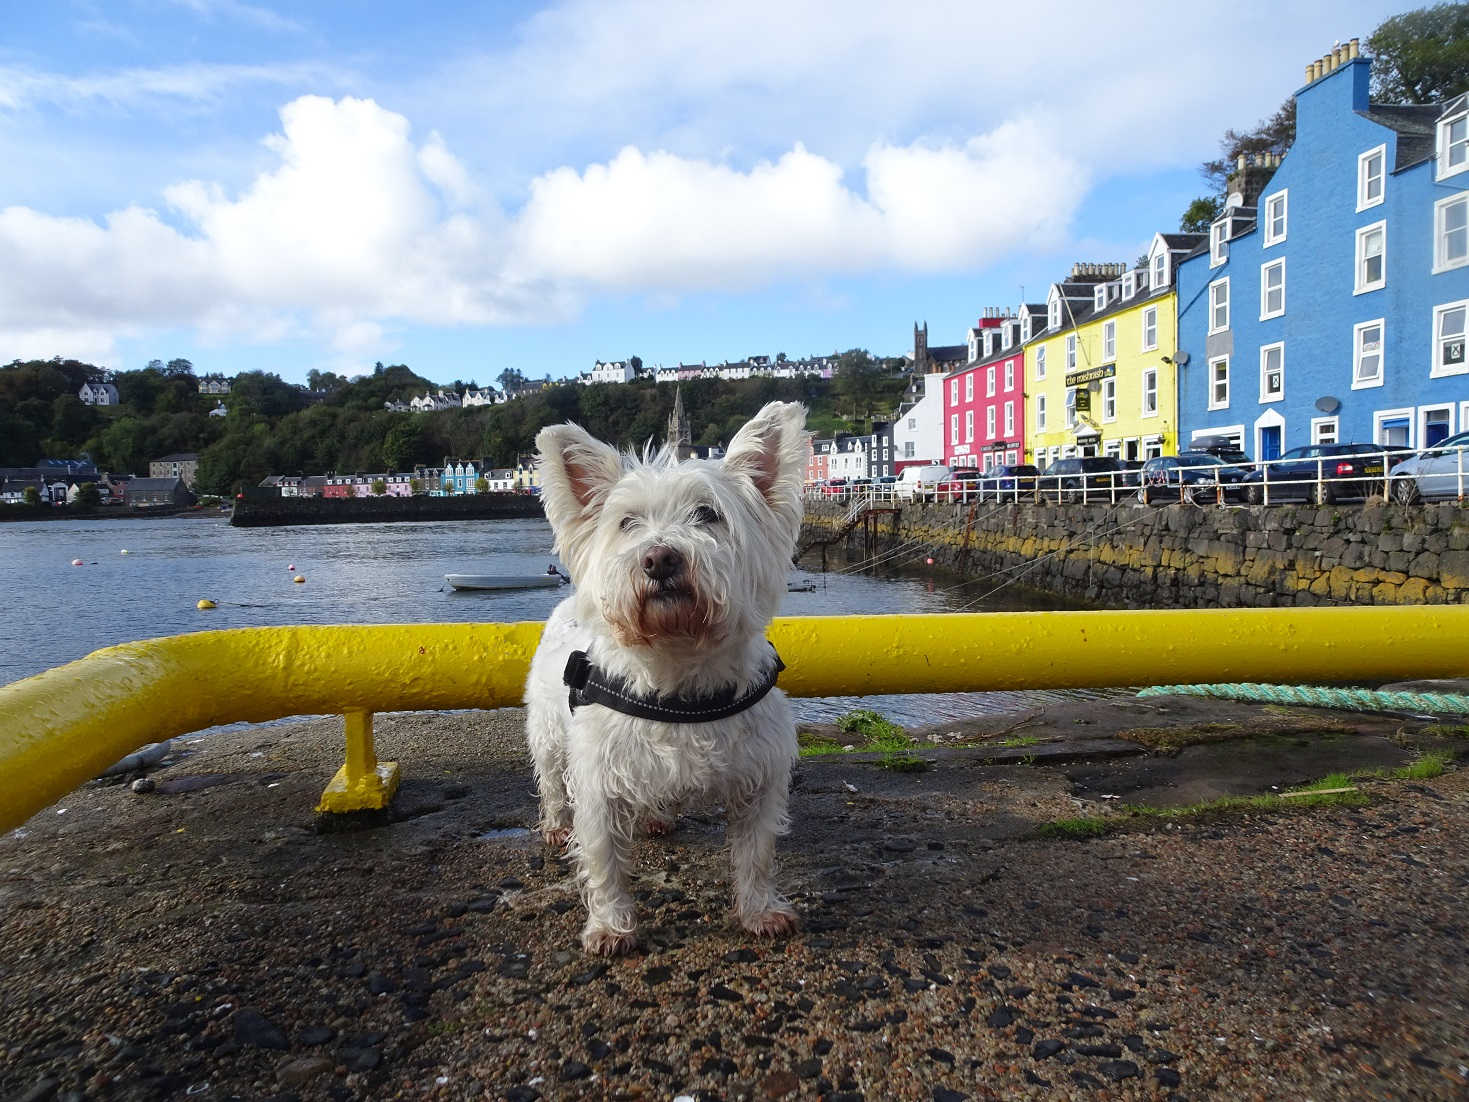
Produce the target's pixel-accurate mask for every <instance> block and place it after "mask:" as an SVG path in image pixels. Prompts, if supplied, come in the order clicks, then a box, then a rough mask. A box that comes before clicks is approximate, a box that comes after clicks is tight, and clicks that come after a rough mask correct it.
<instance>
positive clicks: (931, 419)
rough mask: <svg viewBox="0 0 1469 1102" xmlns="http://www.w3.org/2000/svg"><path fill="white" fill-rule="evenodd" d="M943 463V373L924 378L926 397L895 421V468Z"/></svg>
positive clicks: (936, 372) (903, 411)
mask: <svg viewBox="0 0 1469 1102" xmlns="http://www.w3.org/2000/svg"><path fill="white" fill-rule="evenodd" d="M943 460H944V373H943V372H942V371H935V372H933V373H932V374H930V375H925V376H923V397H921V398H919V399H918V401H917V402H914V403H913V405H911V406H909V407H908V408H907V409H906V410H900V411H899V412H898V414H897V416H895V417H894V418H893V462H894V467H895V468H897V467H907V466H912V465H913V464H915V463H942V462H943Z"/></svg>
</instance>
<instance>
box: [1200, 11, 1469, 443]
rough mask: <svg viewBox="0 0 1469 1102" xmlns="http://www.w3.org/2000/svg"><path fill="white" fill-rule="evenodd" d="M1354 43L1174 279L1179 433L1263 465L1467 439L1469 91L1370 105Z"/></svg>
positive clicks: (1326, 69)
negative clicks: (1316, 453) (1184, 360)
mask: <svg viewBox="0 0 1469 1102" xmlns="http://www.w3.org/2000/svg"><path fill="white" fill-rule="evenodd" d="M1370 74H1371V62H1370V60H1369V59H1368V58H1365V57H1362V56H1361V55H1360V52H1359V47H1358V42H1357V40H1356V39H1352V40H1351V42H1350V43H1348V44H1347V45H1345V46H1341V47H1337V48H1336V49H1334V50H1333V51H1332V52H1331V53H1330V54H1327V55H1326V56H1325V57H1323V58H1321V59H1319V60H1317V61H1314V62H1312V63H1311V64H1310V65H1309V66H1307V69H1306V83H1305V85H1304V86H1303V87H1302V88H1301V89H1300V90H1299V91H1297V92H1296V94H1295V96H1296V135H1295V142H1294V144H1293V145H1292V147H1291V149H1290V151H1289V152H1288V153H1287V154H1286V155H1285V156H1284V157H1283V158H1281V159H1279V160H1278V162H1277V161H1275V160H1272V159H1269V158H1266V159H1264V160H1260V161H1255V162H1252V163H1249V162H1242V163H1240V164H1239V165H1238V166H1237V172H1236V174H1235V176H1234V178H1232V180H1231V186H1230V192H1231V194H1230V196H1229V199H1228V200H1227V204H1226V209H1225V212H1224V213H1223V215H1222V216H1221V217H1220V218H1219V220H1218V221H1217V222H1216V223H1215V224H1214V226H1213V227H1212V229H1211V233H1210V240H1209V243H1208V245H1207V246H1206V247H1203V248H1200V249H1199V250H1198V251H1197V254H1196V255H1193V256H1190V257H1189V258H1188V259H1186V260H1185V261H1184V262H1183V263H1182V264H1181V265H1180V271H1179V280H1178V285H1179V304H1180V305H1179V320H1178V325H1179V343H1180V346H1181V347H1182V348H1183V349H1184V350H1186V351H1187V352H1190V353H1192V355H1191V358H1190V360H1189V363H1188V366H1187V368H1186V370H1185V372H1184V374H1183V382H1182V399H1181V401H1182V406H1183V411H1184V429H1185V433H1186V436H1185V438H1186V439H1192V438H1196V437H1199V436H1206V435H1207V436H1219V435H1222V436H1227V437H1230V438H1231V439H1233V440H1234V441H1235V442H1236V443H1237V444H1239V445H1240V446H1241V447H1243V448H1244V450H1245V451H1247V452H1249V453H1250V454H1251V455H1254V456H1255V457H1256V458H1258V459H1270V458H1274V457H1275V456H1277V455H1279V454H1280V452H1281V451H1282V450H1284V449H1287V448H1293V447H1297V446H1301V445H1309V444H1318V443H1353V442H1357V443H1366V444H1371V443H1384V444H1403V445H1408V446H1411V447H1415V448H1421V447H1426V446H1429V445H1432V444H1434V443H1437V442H1438V441H1439V440H1442V439H1443V438H1444V437H1446V436H1448V435H1450V434H1452V433H1454V432H1458V431H1462V430H1464V429H1469V359H1466V356H1465V337H1466V322H1469V97H1466V96H1465V95H1463V94H1460V95H1459V96H1457V97H1456V98H1454V99H1451V100H1449V101H1447V102H1446V103H1442V104H1436V105H1430V106H1417V105H1404V104H1380V103H1372V102H1371V101H1370V100H1369V98H1368V88H1369V83H1370Z"/></svg>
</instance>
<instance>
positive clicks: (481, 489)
mask: <svg viewBox="0 0 1469 1102" xmlns="http://www.w3.org/2000/svg"><path fill="white" fill-rule="evenodd" d="M474 492H475V493H477V494H487V493H489V492H490V480H489V479H488V478H486V477H485V476H484V475H480V476H479V477H478V478H476V479H475V480H474Z"/></svg>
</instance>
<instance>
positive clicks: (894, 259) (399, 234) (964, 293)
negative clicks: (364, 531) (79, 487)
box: [0, 0, 1402, 383]
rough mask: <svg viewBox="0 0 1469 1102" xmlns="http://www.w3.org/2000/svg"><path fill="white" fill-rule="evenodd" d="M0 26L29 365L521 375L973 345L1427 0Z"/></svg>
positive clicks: (11, 21) (866, 4) (1151, 224)
mask: <svg viewBox="0 0 1469 1102" xmlns="http://www.w3.org/2000/svg"><path fill="white" fill-rule="evenodd" d="M7 8H8V10H7V13H6V33H5V35H4V37H3V39H0V160H3V163H5V164H6V165H7V166H10V167H9V169H8V171H7V172H6V173H5V174H4V176H3V178H0V256H3V257H4V261H3V263H0V362H8V361H10V360H12V359H15V358H22V359H25V358H31V357H49V356H52V355H62V356H73V357H77V358H79V359H84V360H90V361H92V362H95V363H100V364H104V365H106V366H109V367H114V368H118V369H131V368H137V367H141V366H142V365H143V364H144V363H145V362H146V361H147V360H149V359H152V358H154V357H159V358H163V359H171V358H173V357H175V356H184V357H187V358H189V359H191V360H192V361H193V362H194V363H195V365H196V370H198V371H201V372H203V371H222V372H224V373H226V374H233V373H235V372H238V371H244V370H252V369H259V370H267V371H275V372H277V373H279V374H280V375H281V376H282V377H283V378H286V379H288V380H291V381H295V382H300V381H304V379H305V377H306V373H307V372H308V371H309V370H311V369H312V368H318V369H321V370H330V371H337V372H340V373H345V374H356V373H359V372H362V371H364V370H370V369H371V367H372V364H373V363H374V362H375V361H378V360H381V361H384V362H387V363H396V362H403V363H407V364H409V365H410V366H411V367H413V368H414V369H415V370H416V371H418V372H419V373H420V374H422V375H424V376H426V377H428V378H430V379H433V380H435V381H437V382H449V381H451V380H454V379H464V380H470V379H473V380H476V381H478V382H480V383H488V382H491V381H493V380H494V379H495V378H496V377H497V376H498V375H499V374H500V372H502V371H503V370H505V369H506V368H516V369H518V370H520V371H521V372H523V373H525V374H526V375H529V376H533V377H539V376H541V375H544V374H550V375H551V376H553V377H562V376H566V375H574V374H576V373H577V372H579V371H584V370H587V369H589V368H590V366H591V364H592V362H593V361H594V360H596V359H620V358H624V357H626V356H630V355H634V354H636V355H640V356H642V358H643V359H644V360H645V361H647V362H648V363H650V364H651V363H660V362H661V363H674V362H679V361H697V360H707V361H710V362H717V361H719V360H723V359H736V358H740V357H743V356H746V355H750V354H756V353H765V354H769V355H774V354H775V353H777V352H785V353H787V354H788V355H790V356H793V357H794V356H799V355H803V354H807V353H816V354H819V353H825V352H831V351H833V350H839V349H846V348H850V347H855V346H860V347H865V348H868V349H870V350H871V351H873V352H874V353H878V354H900V353H903V352H905V351H907V350H908V349H909V348H910V346H911V333H912V325H913V322H914V321H915V320H925V319H926V320H927V321H928V323H929V339H930V342H931V343H933V344H950V343H955V344H956V343H960V342H961V341H963V339H964V334H965V330H966V328H967V327H968V326H969V325H970V324H972V323H973V320H974V319H975V318H976V317H978V316H979V314H980V313H981V312H982V311H983V310H984V309H985V308H986V307H989V306H1013V305H1015V304H1017V303H1018V302H1019V301H1020V300H1021V299H1020V295H1021V288H1022V287H1023V288H1024V290H1025V294H1026V298H1027V299H1028V300H1030V301H1037V300H1040V299H1043V297H1044V293H1045V289H1046V287H1047V286H1048V285H1049V283H1050V282H1052V281H1053V280H1055V279H1057V278H1059V277H1060V276H1061V275H1063V274H1064V273H1065V272H1066V270H1067V269H1068V268H1069V266H1070V264H1071V263H1072V261H1074V260H1099V261H1100V260H1128V261H1130V260H1132V259H1134V258H1135V257H1137V256H1138V255H1139V254H1140V253H1142V252H1144V251H1145V250H1146V247H1147V242H1148V240H1149V239H1150V238H1151V236H1152V234H1153V232H1154V231H1156V230H1173V229H1176V228H1177V220H1178V215H1179V213H1180V212H1181V211H1182V210H1183V208H1184V207H1185V206H1186V205H1187V204H1188V201H1189V200H1190V199H1192V198H1193V197H1194V196H1196V195H1199V194H1201V193H1202V192H1203V190H1204V185H1203V182H1202V180H1201V179H1200V177H1199V175H1198V171H1197V166H1198V164H1199V162H1201V161H1202V160H1204V159H1205V158H1207V157H1210V156H1213V155H1214V154H1215V153H1216V151H1217V145H1218V140H1219V136H1220V135H1221V134H1222V132H1223V131H1224V130H1225V129H1226V128H1227V127H1231V126H1232V127H1235V128H1241V129H1242V128H1247V127H1249V126H1251V125H1253V124H1254V123H1255V122H1256V121H1258V120H1259V119H1261V118H1263V117H1265V116H1267V115H1269V114H1270V113H1271V112H1273V111H1274V109H1275V108H1276V107H1277V106H1278V105H1279V104H1280V102H1281V101H1282V100H1283V99H1284V98H1285V97H1286V96H1288V95H1290V94H1291V93H1292V92H1294V91H1295V90H1296V88H1297V87H1298V85H1299V84H1300V83H1301V79H1302V72H1303V70H1304V67H1305V65H1306V63H1307V62H1308V61H1311V60H1314V59H1315V58H1317V57H1319V56H1320V55H1321V54H1323V53H1325V52H1326V51H1327V50H1328V49H1330V48H1331V47H1332V45H1333V44H1334V43H1335V42H1337V41H1345V40H1346V39H1348V38H1350V37H1352V36H1354V35H1357V36H1361V37H1363V38H1365V37H1366V36H1367V35H1368V34H1370V33H1371V31H1372V29H1373V28H1374V27H1375V26H1376V25H1377V24H1378V23H1380V22H1381V21H1382V20H1383V19H1384V18H1386V17H1387V16H1388V15H1390V14H1393V13H1394V12H1395V11H1398V10H1402V8H1401V6H1395V5H1384V4H1373V3H1362V2H1356V0H1336V2H1333V3H1326V2H1310V0H1307V2H1301V3H1292V4H1280V3H1276V2H1272V3H1263V2H1256V0H1242V2H1241V3H1237V4H1235V5H1232V6H1231V7H1230V8H1229V10H1228V11H1227V12H1222V11H1221V10H1220V9H1219V8H1218V7H1217V6H1216V5H1203V4H1192V5H1190V4H1179V3H1177V2H1176V0H1169V2H1155V0H1137V2H1135V3H1132V4H1129V5H1127V6H1126V12H1127V14H1126V16H1125V17H1124V16H1120V15H1119V14H1118V12H1119V11H1121V10H1123V9H1122V8H1120V7H1119V6H1115V5H1110V4H1097V3H1095V2H1088V3H1071V2H1060V0H1035V2H1032V3H1028V4H1026V5H1024V7H1023V19H1019V18H1017V17H1016V15H1017V13H1018V12H1021V11H1022V9H1020V8H1016V7H1014V6H1003V7H1002V6H1000V5H988V4H983V5H982V4H973V3H968V4H961V3H955V2H946V3H926V2H924V0H910V2H908V3H904V4H895V3H892V2H890V0H846V2H843V3H839V4H834V3H814V2H803V0H781V2H779V3H774V2H767V0H744V2H742V3H740V4H720V5H716V4H704V3H692V4H690V3H686V2H685V3H677V2H661V0H563V2H560V3H550V4H529V3H526V4H517V3H498V4H497V3H488V4H475V5H469V4H465V5H455V4H418V5H403V4H390V3H371V2H359V3H353V4H326V3H293V4H285V3H275V4H272V3H250V2H246V0H109V2H102V0H56V2H54V3H50V4H32V5H21V4H12V5H7Z"/></svg>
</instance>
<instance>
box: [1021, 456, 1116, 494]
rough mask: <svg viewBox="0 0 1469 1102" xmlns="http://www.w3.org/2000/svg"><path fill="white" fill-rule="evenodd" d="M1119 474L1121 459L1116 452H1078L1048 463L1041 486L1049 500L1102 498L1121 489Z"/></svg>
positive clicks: (1041, 479) (1042, 491)
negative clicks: (1112, 454) (1109, 453)
mask: <svg viewBox="0 0 1469 1102" xmlns="http://www.w3.org/2000/svg"><path fill="white" fill-rule="evenodd" d="M1122 477H1123V472H1122V463H1121V461H1120V460H1118V459H1117V458H1116V457H1115V456H1111V455H1080V456H1074V457H1073V458H1071V459H1058V460H1056V462H1054V463H1052V464H1051V465H1050V466H1049V467H1047V468H1046V471H1045V473H1044V474H1043V475H1041V477H1040V489H1041V493H1042V494H1044V495H1045V496H1046V497H1048V498H1050V499H1051V500H1052V501H1081V500H1083V498H1085V499H1087V500H1103V501H1105V500H1109V499H1110V498H1111V497H1112V496H1113V495H1114V494H1115V493H1120V492H1121V490H1122Z"/></svg>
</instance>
